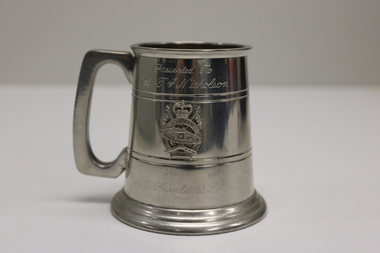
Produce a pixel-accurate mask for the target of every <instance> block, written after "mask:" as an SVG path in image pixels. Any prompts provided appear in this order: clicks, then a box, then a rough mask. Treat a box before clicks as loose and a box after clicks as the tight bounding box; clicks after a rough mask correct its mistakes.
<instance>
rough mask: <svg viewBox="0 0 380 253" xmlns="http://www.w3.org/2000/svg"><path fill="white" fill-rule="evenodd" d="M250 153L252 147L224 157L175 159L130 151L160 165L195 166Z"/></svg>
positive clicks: (223, 162)
mask: <svg viewBox="0 0 380 253" xmlns="http://www.w3.org/2000/svg"><path fill="white" fill-rule="evenodd" d="M251 155H252V148H249V149H248V150H246V151H243V152H241V153H239V154H235V155H231V156H224V157H208V158H192V157H191V158H187V159H176V158H167V157H158V156H151V155H147V154H143V153H140V152H137V151H132V152H131V158H134V159H136V160H138V161H141V162H144V163H149V164H155V165H161V166H168V165H169V166H173V165H176V166H177V165H184V166H188V165H189V162H190V163H191V166H197V167H209V166H215V165H223V164H228V163H235V162H239V161H242V160H244V159H247V158H249V157H250V156H251Z"/></svg>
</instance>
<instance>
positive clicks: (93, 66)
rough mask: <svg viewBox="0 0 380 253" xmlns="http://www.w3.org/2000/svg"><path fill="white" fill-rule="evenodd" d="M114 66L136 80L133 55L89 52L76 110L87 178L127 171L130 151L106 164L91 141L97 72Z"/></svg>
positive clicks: (77, 150) (79, 160) (77, 144)
mask: <svg viewBox="0 0 380 253" xmlns="http://www.w3.org/2000/svg"><path fill="white" fill-rule="evenodd" d="M107 63H113V64H116V65H118V66H120V67H121V68H122V70H123V71H124V73H125V75H126V77H127V79H128V81H129V82H130V83H132V81H133V68H134V58H133V55H132V54H131V53H129V52H120V51H105V50H91V51H89V52H87V53H86V55H85V57H84V59H83V63H82V67H81V71H80V75H79V81H78V89H77V95H76V100H75V109H74V129H73V130H74V132H73V133H74V134H73V137H74V157H75V163H76V166H77V168H78V170H79V171H80V172H82V173H84V174H87V175H93V176H101V177H117V176H119V175H120V174H121V173H122V172H123V171H124V170H125V169H126V165H127V159H128V148H125V149H123V150H122V151H121V153H120V155H119V156H118V157H117V158H116V160H114V161H113V162H109V163H107V162H103V161H101V160H99V159H98V158H97V157H96V156H95V155H94V153H93V151H92V149H91V145H90V140H89V131H88V129H89V118H90V107H91V97H92V90H93V88H94V82H95V77H96V73H97V71H98V70H99V68H100V67H101V66H103V65H104V64H107Z"/></svg>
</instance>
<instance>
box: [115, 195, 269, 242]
mask: <svg viewBox="0 0 380 253" xmlns="http://www.w3.org/2000/svg"><path fill="white" fill-rule="evenodd" d="M111 210H112V214H113V215H114V216H115V217H116V218H117V219H118V220H120V221H121V222H123V223H125V224H127V225H130V226H132V227H136V228H139V229H142V230H147V231H151V232H156V233H162V234H172V235H210V234H219V233H226V232H231V231H235V230H238V229H242V228H245V227H248V226H251V225H253V224H255V223H257V222H259V221H260V220H261V219H263V218H264V216H265V214H266V203H265V201H264V199H263V198H262V197H261V196H260V194H259V193H258V192H257V191H255V193H254V194H253V195H252V196H251V197H250V198H248V199H247V200H245V201H243V202H240V203H237V204H234V205H230V206H225V207H219V208H211V209H199V210H185V209H174V208H162V207H156V206H151V205H147V204H144V203H140V202H138V201H136V200H134V199H132V198H130V197H128V196H127V195H126V194H125V193H124V191H123V190H121V191H119V192H118V193H117V194H116V195H115V196H114V198H113V199H112V203H111Z"/></svg>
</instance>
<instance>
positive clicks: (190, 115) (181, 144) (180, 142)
mask: <svg viewBox="0 0 380 253" xmlns="http://www.w3.org/2000/svg"><path fill="white" fill-rule="evenodd" d="M162 125H163V128H162V130H161V136H162V140H163V142H164V144H165V147H166V150H165V152H166V153H169V154H170V157H182V158H185V157H187V158H190V157H191V156H193V155H194V154H196V153H197V151H198V149H199V147H200V146H201V143H202V133H201V129H202V125H203V120H202V118H201V116H200V114H199V106H196V107H195V108H194V110H193V106H192V105H191V104H185V101H184V100H182V101H181V102H178V103H175V104H174V105H173V106H172V108H170V106H166V113H165V115H164V116H163V118H162Z"/></svg>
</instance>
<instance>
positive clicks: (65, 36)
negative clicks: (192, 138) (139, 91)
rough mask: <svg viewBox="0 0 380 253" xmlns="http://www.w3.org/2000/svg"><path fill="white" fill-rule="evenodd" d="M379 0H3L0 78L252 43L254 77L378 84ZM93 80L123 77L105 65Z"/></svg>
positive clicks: (68, 76) (66, 75) (57, 77)
mask: <svg viewBox="0 0 380 253" xmlns="http://www.w3.org/2000/svg"><path fill="white" fill-rule="evenodd" d="M379 13H380V1H378V0H363V1H359V0H356V1H355V0H345V1H342V0H320V1H304V0H288V1H274V0H268V1H259V0H244V1H205V0H193V1H169V0H160V1H157V0H149V1H128V0H123V1H119V0H109V1H100V0H98V1H89V0H87V1H73V0H66V1H52V0H35V1H5V0H3V1H1V3H0V83H48V84H52V83H73V84H74V83H76V81H77V78H78V73H79V68H80V64H81V61H82V58H83V55H84V54H85V52H86V51H87V50H89V49H93V48H101V49H115V50H129V45H130V44H133V43H137V42H145V41H172V40H196V41H220V42H235V43H243V44H251V45H253V50H252V52H251V54H250V57H249V71H250V83H252V84H303V85H306V84H345V85H357V84H375V85H376V84H379V83H380V71H379V70H380V27H379V26H380V15H379ZM98 81H99V82H107V83H121V82H125V78H124V76H123V74H122V72H121V71H120V70H118V69H117V67H114V66H106V67H104V69H103V71H101V73H100V75H99V79H98Z"/></svg>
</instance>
